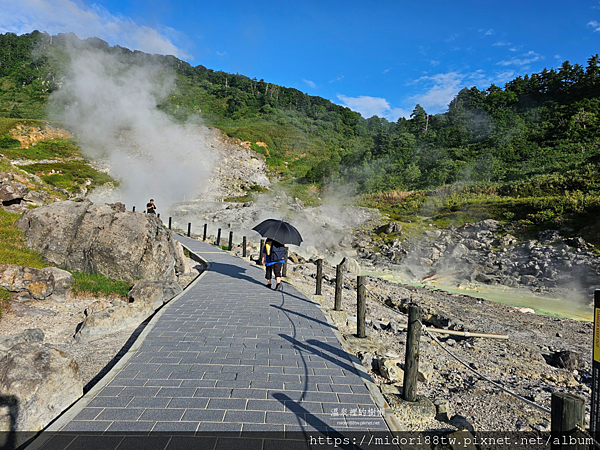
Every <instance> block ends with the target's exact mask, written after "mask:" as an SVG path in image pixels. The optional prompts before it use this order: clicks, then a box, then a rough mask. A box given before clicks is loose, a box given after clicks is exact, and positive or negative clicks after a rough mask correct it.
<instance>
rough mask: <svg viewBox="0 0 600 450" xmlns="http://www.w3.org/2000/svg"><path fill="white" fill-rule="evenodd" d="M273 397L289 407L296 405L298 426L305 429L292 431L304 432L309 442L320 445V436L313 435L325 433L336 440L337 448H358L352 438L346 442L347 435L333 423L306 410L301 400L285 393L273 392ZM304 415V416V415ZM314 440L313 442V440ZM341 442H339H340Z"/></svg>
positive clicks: (295, 412) (295, 411)
mask: <svg viewBox="0 0 600 450" xmlns="http://www.w3.org/2000/svg"><path fill="white" fill-rule="evenodd" d="M273 398H274V399H275V400H277V401H278V402H280V403H281V404H282V405H284V406H286V407H287V408H289V405H290V404H291V405H294V406H293V410H294V414H295V415H296V416H297V417H298V426H299V427H300V428H302V429H303V431H301V432H298V431H296V432H292V433H294V434H298V433H302V434H304V437H305V439H307V441H308V444H309V445H311V448H312V445H318V442H319V436H313V435H314V434H317V435H318V434H323V435H325V436H327V437H329V438H330V439H331V440H335V441H336V444H337V445H336V446H335V447H336V448H341V449H356V448H357V447H356V446H355V445H354V444H353V443H352V440H350V441H349V442H344V441H345V439H344V438H345V437H346V436H344V435H343V434H342V433H340V432H339V431H337V430H336V429H334V428H332V427H331V425H329V424H327V423H325V422H323V421H322V420H321V419H319V418H318V417H317V416H315V415H314V414H312V413H311V412H310V411H308V410H306V409H305V408H303V407H302V404H301V403H300V402H296V401H294V400H292V399H291V398H290V397H288V396H287V395H285V394H284V393H280V392H278V393H276V394H273ZM302 416H304V417H302ZM287 437H288V436H287V433H286V438H287ZM311 441H312V442H311ZM338 442H339V444H338Z"/></svg>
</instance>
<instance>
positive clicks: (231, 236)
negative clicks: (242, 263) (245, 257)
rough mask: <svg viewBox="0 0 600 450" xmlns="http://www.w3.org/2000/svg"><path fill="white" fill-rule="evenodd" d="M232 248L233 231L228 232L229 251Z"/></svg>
mask: <svg viewBox="0 0 600 450" xmlns="http://www.w3.org/2000/svg"><path fill="white" fill-rule="evenodd" d="M232 248H233V231H230V232H229V251H231V249H232Z"/></svg>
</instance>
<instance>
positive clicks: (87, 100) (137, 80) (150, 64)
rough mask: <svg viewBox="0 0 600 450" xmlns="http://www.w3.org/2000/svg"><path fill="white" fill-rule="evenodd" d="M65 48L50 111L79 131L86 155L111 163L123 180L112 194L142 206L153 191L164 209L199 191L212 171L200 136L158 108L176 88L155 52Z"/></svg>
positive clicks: (113, 172) (197, 130)
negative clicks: (64, 66)
mask: <svg viewBox="0 0 600 450" xmlns="http://www.w3.org/2000/svg"><path fill="white" fill-rule="evenodd" d="M70 53H71V64H70V67H69V70H68V75H67V78H66V80H65V82H64V85H63V87H62V88H61V89H60V90H59V91H57V92H56V93H55V94H53V96H52V97H51V101H50V106H51V110H52V111H53V112H54V114H57V115H58V119H59V120H61V121H62V122H63V123H65V125H66V126H67V127H69V128H70V129H71V130H73V131H74V132H75V133H77V136H78V138H79V141H80V143H81V145H82V148H83V151H84V153H85V154H86V155H87V156H89V157H92V158H94V159H104V160H107V161H108V162H109V164H110V174H111V175H112V176H113V177H114V178H116V179H118V180H119V181H120V182H121V186H120V187H119V189H118V190H117V191H116V192H113V193H112V197H113V198H112V200H118V201H122V202H124V203H126V204H134V205H135V204H138V205H142V204H144V203H145V202H146V201H148V199H149V198H150V197H153V198H155V199H156V202H157V205H158V207H159V210H161V209H162V210H163V211H165V210H164V209H163V208H165V207H167V206H169V205H171V204H172V203H174V202H176V201H181V200H182V199H184V198H185V196H186V195H187V196H188V198H191V197H192V196H195V195H196V194H198V193H199V191H200V190H201V187H202V184H203V182H204V180H206V178H207V177H208V175H209V170H210V156H209V154H208V152H207V151H206V150H205V146H204V145H203V142H204V140H205V135H204V133H203V132H202V129H201V128H200V127H199V126H194V125H186V126H182V125H178V124H176V123H174V122H173V120H172V119H171V118H170V117H169V116H167V115H166V114H165V113H164V112H162V111H160V110H158V109H157V104H159V103H160V102H162V101H164V100H165V99H166V97H167V95H169V93H170V92H171V90H172V88H173V87H174V75H173V74H172V73H171V72H170V71H169V70H168V69H166V68H164V67H162V66H160V65H157V63H156V61H157V59H155V58H142V57H140V56H139V55H136V54H135V53H134V54H128V53H119V52H111V53H108V52H105V51H102V50H98V49H93V48H88V47H83V48H82V47H81V46H79V47H78V46H73V47H72V48H71V51H70ZM92 198H93V197H92ZM93 199H94V198H93ZM101 200H102V199H101ZM106 200H108V199H106Z"/></svg>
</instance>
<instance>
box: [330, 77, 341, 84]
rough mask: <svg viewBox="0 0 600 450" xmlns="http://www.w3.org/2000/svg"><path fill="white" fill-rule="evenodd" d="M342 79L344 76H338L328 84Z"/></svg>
mask: <svg viewBox="0 0 600 450" xmlns="http://www.w3.org/2000/svg"><path fill="white" fill-rule="evenodd" d="M343 79H344V75H340V76H339V77H335V78H334V79H333V80H331V81H330V83H335V82H336V81H341V80H343Z"/></svg>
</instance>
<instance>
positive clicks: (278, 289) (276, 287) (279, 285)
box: [275, 283, 281, 291]
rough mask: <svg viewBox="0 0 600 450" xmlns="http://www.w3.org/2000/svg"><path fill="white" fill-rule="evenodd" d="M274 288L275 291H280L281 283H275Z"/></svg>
mask: <svg viewBox="0 0 600 450" xmlns="http://www.w3.org/2000/svg"><path fill="white" fill-rule="evenodd" d="M275 290H276V291H280V290H281V283H277V286H275Z"/></svg>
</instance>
